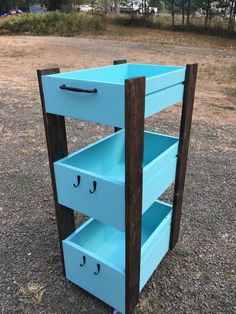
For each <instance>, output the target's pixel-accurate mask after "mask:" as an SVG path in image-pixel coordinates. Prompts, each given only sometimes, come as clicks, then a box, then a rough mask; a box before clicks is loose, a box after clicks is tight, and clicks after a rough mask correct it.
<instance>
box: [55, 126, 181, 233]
mask: <svg viewBox="0 0 236 314" xmlns="http://www.w3.org/2000/svg"><path fill="white" fill-rule="evenodd" d="M124 136H125V133H124V130H121V131H119V132H116V133H114V134H112V135H110V136H108V137H106V138H104V139H102V140H101V141H98V142H96V143H94V144H92V145H89V146H87V147H85V148H83V149H81V150H79V151H77V152H76V153H74V154H71V155H69V156H67V157H65V158H63V159H61V160H58V161H57V162H55V163H54V169H55V177H56V188H57V196H58V202H59V203H60V204H62V205H64V206H66V207H69V208H71V209H73V210H76V211H80V212H82V213H84V214H86V215H88V216H90V217H93V218H95V219H97V220H100V221H102V222H105V223H107V224H110V225H112V226H113V227H116V228H117V229H119V230H123V231H124V230H125V156H124V155H125V147H124V146H125V144H124V143H125V140H124ZM177 149H178V138H177V137H173V136H168V135H164V134H160V133H154V132H147V131H145V132H144V162H143V204H142V211H143V213H144V212H145V211H146V210H147V209H148V208H149V207H150V206H151V204H153V202H154V201H155V200H156V199H157V198H158V197H159V196H160V195H161V194H162V193H163V192H164V191H165V190H166V189H167V188H168V187H169V186H170V185H171V184H172V182H173V181H174V179H175V172H176V161H177V157H176V155H177Z"/></svg>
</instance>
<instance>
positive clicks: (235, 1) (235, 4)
mask: <svg viewBox="0 0 236 314" xmlns="http://www.w3.org/2000/svg"><path fill="white" fill-rule="evenodd" d="M235 15H236V0H232V2H231V7H230V15H229V22H228V31H229V32H232V31H234V26H235Z"/></svg>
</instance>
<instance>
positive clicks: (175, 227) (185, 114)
mask: <svg viewBox="0 0 236 314" xmlns="http://www.w3.org/2000/svg"><path fill="white" fill-rule="evenodd" d="M196 78H197V64H188V65H187V67H186V74H185V86H184V95H183V105H182V116H181V125H180V135H179V149H178V160H177V169H176V178H175V187H174V200H173V216H172V223H171V238H170V249H171V250H172V249H173V248H174V247H175V245H176V243H177V242H178V238H179V229H180V218H181V210H182V203H183V192H184V182H185V174H186V166H187V158H188V147H189V138H190V130H191V123H192V113H193V103H194V93H195V86H196Z"/></svg>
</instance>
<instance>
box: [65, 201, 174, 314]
mask: <svg viewBox="0 0 236 314" xmlns="http://www.w3.org/2000/svg"><path fill="white" fill-rule="evenodd" d="M171 213H172V207H171V206H170V205H168V204H165V203H163V202H160V201H158V202H155V203H154V204H153V205H152V206H151V207H150V208H149V209H148V210H147V211H146V212H145V213H144V215H143V217H142V244H141V270H140V290H141V289H142V288H143V287H144V285H145V283H146V282H147V280H148V279H149V278H150V276H151V274H152V273H153V271H154V270H155V269H156V267H157V265H158V264H159V263H160V261H161V260H162V258H163V257H164V256H165V254H166V253H167V252H168V250H169V240H170V222H171ZM63 251H64V259H65V267H66V276H67V278H68V279H69V280H71V281H72V282H74V283H76V284H78V285H79V286H80V287H82V288H84V289H85V290H87V291H89V292H90V293H92V294H94V295H95V296H97V297H98V298H100V299H101V300H103V301H104V302H106V303H108V304H110V305H111V306H112V307H114V308H115V309H117V310H120V311H121V312H122V313H124V309H125V233H124V232H122V231H119V230H117V229H115V228H113V227H111V226H109V225H107V224H104V223H102V222H99V221H97V220H94V219H90V220H88V221H87V222H86V223H85V224H83V225H82V226H81V227H80V228H78V229H77V230H76V231H75V232H74V233H73V234H72V235H70V236H69V237H68V238H67V239H66V240H64V241H63ZM84 258H85V260H84ZM98 264H99V272H98V274H96V273H97V271H98ZM81 265H82V266H81Z"/></svg>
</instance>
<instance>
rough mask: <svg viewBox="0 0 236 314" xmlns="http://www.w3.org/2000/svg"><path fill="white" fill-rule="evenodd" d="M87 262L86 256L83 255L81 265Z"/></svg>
mask: <svg viewBox="0 0 236 314" xmlns="http://www.w3.org/2000/svg"><path fill="white" fill-rule="evenodd" d="M85 263H86V257H85V256H84V255H83V263H80V266H81V267H83V266H84V265H85Z"/></svg>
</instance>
